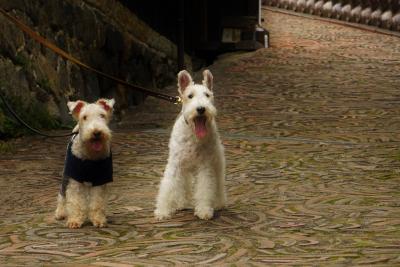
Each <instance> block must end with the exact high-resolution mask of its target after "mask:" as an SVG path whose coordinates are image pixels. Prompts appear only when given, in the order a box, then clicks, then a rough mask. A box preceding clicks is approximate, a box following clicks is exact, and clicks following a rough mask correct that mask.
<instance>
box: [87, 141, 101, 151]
mask: <svg viewBox="0 0 400 267" xmlns="http://www.w3.org/2000/svg"><path fill="white" fill-rule="evenodd" d="M90 146H91V147H92V149H93V150H94V151H101V149H102V148H103V144H102V143H101V141H92V142H91V144H90Z"/></svg>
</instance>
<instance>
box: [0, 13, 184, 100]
mask: <svg viewBox="0 0 400 267" xmlns="http://www.w3.org/2000/svg"><path fill="white" fill-rule="evenodd" d="M0 13H2V14H3V15H4V16H5V17H6V18H7V19H8V20H10V21H11V22H13V23H14V24H15V25H16V26H17V27H18V28H19V29H20V30H22V31H23V32H25V33H26V34H27V35H29V36H30V37H31V38H32V39H34V40H35V41H37V42H38V43H40V44H42V45H43V46H45V47H47V48H49V49H50V50H52V51H53V52H54V53H56V54H58V55H59V56H61V57H63V58H64V59H66V60H69V61H71V62H72V63H74V64H76V65H78V66H80V67H81V68H84V69H86V70H89V71H91V72H94V73H96V74H98V75H100V76H102V77H104V78H107V79H110V80H112V81H115V82H117V83H119V84H122V85H124V86H126V87H129V88H131V89H133V90H137V91H140V92H142V93H144V94H147V95H149V96H153V97H156V98H159V99H163V100H165V101H169V102H172V103H174V104H179V103H181V98H180V97H179V96H170V95H166V94H162V93H157V92H154V91H151V90H148V89H146V88H143V87H141V86H138V85H133V84H131V83H128V82H126V81H124V80H121V79H119V78H117V77H114V76H112V75H109V74H107V73H105V72H102V71H100V70H97V69H95V68H93V67H91V66H89V65H87V64H85V63H83V62H82V61H80V60H79V59H77V58H75V57H73V56H72V55H70V54H68V53H67V52H65V51H64V50H62V49H61V48H59V47H58V46H56V45H55V44H53V43H51V42H49V40H47V39H46V38H44V37H42V36H40V35H39V34H38V33H37V32H35V31H34V30H32V29H31V28H30V27H28V26H27V25H25V24H24V23H22V22H21V21H19V20H18V19H17V18H15V17H13V16H11V15H9V14H8V13H7V12H6V11H5V10H4V9H3V8H0Z"/></svg>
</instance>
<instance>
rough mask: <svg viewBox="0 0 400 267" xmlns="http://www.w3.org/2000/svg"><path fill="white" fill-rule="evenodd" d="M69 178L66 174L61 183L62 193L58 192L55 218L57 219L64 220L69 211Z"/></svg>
mask: <svg viewBox="0 0 400 267" xmlns="http://www.w3.org/2000/svg"><path fill="white" fill-rule="evenodd" d="M68 182H69V178H68V177H66V176H64V177H63V178H62V183H61V188H60V193H59V194H58V197H57V209H56V211H55V214H54V215H55V218H56V220H63V219H65V218H66V217H67V211H66V207H65V205H66V199H65V197H66V191H67V186H68Z"/></svg>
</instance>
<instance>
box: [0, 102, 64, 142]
mask: <svg viewBox="0 0 400 267" xmlns="http://www.w3.org/2000/svg"><path fill="white" fill-rule="evenodd" d="M7 101H8V104H9V105H10V106H11V107H12V108H13V109H14V111H15V112H16V113H17V114H18V115H19V117H20V118H22V119H23V120H24V121H25V122H26V123H28V124H29V125H30V126H32V127H33V128H35V129H56V128H58V127H60V122H59V120H58V119H57V118H55V117H53V116H51V115H50V114H49V113H48V111H47V110H46V107H45V106H44V105H43V104H41V103H39V102H38V101H37V100H35V99H33V100H32V101H31V102H30V103H26V102H24V101H23V100H22V99H21V98H16V97H14V98H10V97H8V98H7ZM30 133H31V132H30V131H29V130H28V129H26V128H25V127H23V126H22V125H21V124H20V123H19V122H18V121H16V119H15V118H14V117H12V115H11V114H9V112H8V111H7V110H6V107H5V105H4V103H3V102H2V101H0V139H8V138H13V137H18V136H21V135H24V134H30Z"/></svg>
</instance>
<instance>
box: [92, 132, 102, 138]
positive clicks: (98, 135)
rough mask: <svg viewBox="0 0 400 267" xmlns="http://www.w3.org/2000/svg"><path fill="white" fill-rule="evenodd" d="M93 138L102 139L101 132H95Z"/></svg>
mask: <svg viewBox="0 0 400 267" xmlns="http://www.w3.org/2000/svg"><path fill="white" fill-rule="evenodd" d="M93 137H94V138H100V137H101V132H100V131H95V132H93Z"/></svg>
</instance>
